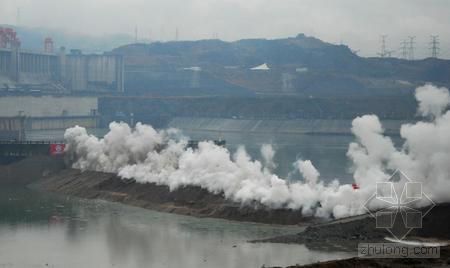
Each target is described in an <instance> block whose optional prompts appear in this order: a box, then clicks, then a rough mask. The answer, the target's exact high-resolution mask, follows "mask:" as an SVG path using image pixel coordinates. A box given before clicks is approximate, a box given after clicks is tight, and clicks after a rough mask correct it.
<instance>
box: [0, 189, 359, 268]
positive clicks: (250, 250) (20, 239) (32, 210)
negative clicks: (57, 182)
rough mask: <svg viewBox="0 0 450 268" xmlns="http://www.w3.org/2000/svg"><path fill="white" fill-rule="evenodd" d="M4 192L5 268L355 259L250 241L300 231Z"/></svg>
mask: <svg viewBox="0 0 450 268" xmlns="http://www.w3.org/2000/svg"><path fill="white" fill-rule="evenodd" d="M300 230H301V228H300V227H283V226H270V225H263V224H252V223H239V222H231V221H226V220H217V219H198V218H193V217H188V216H179V215H173V214H167V213H159V212H154V211H150V210H145V209H140V208H134V207H129V206H125V205H121V204H116V203H110V202H106V201H95V200H80V199H75V198H66V197H59V196H55V195H50V194H46V193H40V192H35V191H31V190H28V189H23V188H15V187H14V188H13V187H5V186H1V188H0V267H154V268H157V267H189V268H191V267H192V268H194V267H195V268H198V267H236V268H243V267H261V266H263V265H266V266H268V265H280V266H287V265H292V264H296V263H299V264H306V263H312V262H317V261H324V260H330V259H335V258H344V257H350V255H349V254H348V253H343V252H319V251H314V250H309V249H308V248H306V247H305V246H303V245H286V244H252V243H248V242H247V241H248V240H251V239H257V238H265V237H271V236H274V235H282V234H289V233H296V232H298V231H300Z"/></svg>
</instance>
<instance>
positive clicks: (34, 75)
mask: <svg viewBox="0 0 450 268" xmlns="http://www.w3.org/2000/svg"><path fill="white" fill-rule="evenodd" d="M0 75H2V76H7V77H8V78H10V79H11V80H12V81H14V82H15V83H20V84H49V85H52V84H55V83H58V84H59V83H61V84H63V85H64V86H65V88H66V89H68V90H72V91H97V92H123V91H124V87H123V83H124V61H123V57H122V56H120V55H112V54H103V55H96V54H95V55H83V54H81V52H78V53H71V54H67V55H66V52H65V49H64V48H61V50H60V51H59V53H58V54H54V53H41V52H35V51H27V50H22V49H20V48H13V49H0ZM10 87H16V85H11V86H10ZM58 87H59V85H58Z"/></svg>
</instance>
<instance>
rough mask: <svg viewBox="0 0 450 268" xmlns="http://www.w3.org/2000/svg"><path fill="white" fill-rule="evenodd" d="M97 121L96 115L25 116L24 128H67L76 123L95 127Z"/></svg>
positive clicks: (86, 126)
mask: <svg viewBox="0 0 450 268" xmlns="http://www.w3.org/2000/svg"><path fill="white" fill-rule="evenodd" d="M97 121H98V120H97V117H96V116H83V117H79V116H78V117H77V116H76V117H38V118H36V117H34V118H27V120H26V130H49V129H67V128H70V127H73V126H76V125H78V126H81V127H85V128H96V127H97Z"/></svg>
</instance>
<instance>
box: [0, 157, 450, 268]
mask: <svg viewBox="0 0 450 268" xmlns="http://www.w3.org/2000/svg"><path fill="white" fill-rule="evenodd" d="M53 161H54V159H50V158H45V157H44V158H42V157H41V158H29V159H25V160H22V161H20V162H16V163H13V164H10V165H8V166H0V169H2V170H9V172H8V173H7V174H6V175H7V176H2V177H1V180H0V183H8V182H11V179H14V177H15V175H16V174H15V173H17V175H18V176H17V178H18V180H17V182H16V183H17V184H23V185H28V187H30V188H32V189H35V190H39V191H45V192H52V193H56V194H61V195H67V196H74V197H79V198H85V199H101V200H106V201H111V202H118V203H122V204H125V205H131V206H136V207H141V208H145V209H150V210H155V211H160V212H166V213H174V214H180V215H187V216H194V217H198V218H219V219H225V220H231V221H240V222H253V223H263V224H272V225H296V226H303V227H306V228H305V230H303V231H302V232H300V233H296V234H291V235H284V236H279V237H272V238H267V239H261V240H255V241H249V242H251V243H282V244H303V245H305V246H306V247H307V248H309V249H313V250H320V251H330V250H344V251H356V248H357V244H358V243H360V242H361V243H371V242H374V243H379V242H385V243H387V242H388V241H386V240H385V237H387V235H386V231H384V230H380V229H377V228H375V220H374V219H372V218H370V217H367V216H364V215H360V216H354V217H349V218H345V219H340V220H334V221H324V220H320V219H314V218H311V217H304V216H302V215H301V212H300V211H293V210H288V209H275V210H273V209H269V208H267V207H263V206H261V205H257V204H252V205H246V206H244V205H241V204H238V203H234V202H231V201H229V200H226V199H225V198H224V197H223V195H220V194H212V193H209V192H208V191H207V190H205V189H202V188H200V187H197V186H185V187H180V188H178V189H176V190H174V191H170V190H169V187H168V186H163V185H156V184H151V183H148V184H139V183H136V182H135V181H133V180H123V179H121V178H119V177H118V176H117V175H115V174H110V173H103V172H93V171H85V172H82V171H80V170H76V169H68V168H66V167H65V166H64V165H63V161H62V159H58V160H57V161H55V162H54V163H52V165H47V164H48V162H53ZM31 167H33V168H31ZM31 174H32V175H33V179H32V180H31V181H30V178H29V177H28V178H27V176H29V175H31ZM3 175H5V174H3ZM19 175H20V176H19ZM24 178H27V179H25V180H24ZM30 182H31V183H30ZM448 221H450V203H444V204H438V206H436V207H435V208H433V210H432V211H431V212H430V213H429V214H428V215H427V216H426V217H425V218H424V222H423V228H422V229H419V230H415V231H414V232H413V233H412V235H413V236H415V237H419V238H430V239H436V238H439V239H441V240H442V239H443V240H446V241H450V226H448V225H446V224H442V223H445V222H448ZM408 264H417V265H419V266H421V267H431V266H435V265H439V264H444V265H449V264H450V247H449V246H445V247H442V253H441V258H440V259H424V260H417V259H364V258H358V257H355V258H350V259H343V260H333V261H327V262H323V263H315V264H309V265H304V266H289V268H294V267H355V266H356V267H383V266H392V265H396V266H397V265H399V266H400V267H402V266H403V265H408ZM404 267H406V266H404Z"/></svg>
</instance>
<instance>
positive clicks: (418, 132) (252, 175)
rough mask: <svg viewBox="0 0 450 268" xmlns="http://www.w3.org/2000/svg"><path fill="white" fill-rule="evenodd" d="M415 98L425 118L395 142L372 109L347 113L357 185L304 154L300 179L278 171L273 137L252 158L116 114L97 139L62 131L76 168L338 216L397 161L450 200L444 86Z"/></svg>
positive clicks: (354, 206)
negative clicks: (323, 170)
mask: <svg viewBox="0 0 450 268" xmlns="http://www.w3.org/2000/svg"><path fill="white" fill-rule="evenodd" d="M416 99H417V101H418V104H419V108H418V112H419V113H420V115H421V116H423V117H424V118H425V119H424V121H419V122H417V123H415V124H406V125H403V126H402V127H401V130H400V135H401V137H402V138H403V139H404V144H403V146H402V148H401V149H400V150H397V149H396V148H395V147H394V145H393V142H392V141H391V139H390V138H389V137H386V136H384V135H383V127H382V125H381V123H380V121H379V119H378V117H377V116H376V115H364V116H361V117H357V118H355V119H354V120H353V122H352V132H353V134H354V135H355V137H356V141H355V142H352V143H351V144H350V145H349V149H348V152H347V156H348V157H349V159H350V160H351V161H352V163H353V169H354V174H353V177H354V179H355V182H356V183H358V184H359V185H360V187H361V189H360V190H358V191H354V190H353V189H352V187H351V186H350V185H340V184H339V182H338V181H336V180H335V181H333V182H331V183H329V184H325V183H324V182H323V181H321V180H320V173H319V172H318V171H317V170H316V169H315V167H314V166H313V164H312V163H311V161H309V160H298V161H297V162H296V163H295V164H294V166H295V167H296V168H297V169H298V171H299V172H300V174H301V175H302V177H303V180H301V181H297V182H288V181H287V180H284V179H283V178H280V177H279V176H277V175H276V174H274V173H273V170H274V168H275V167H276V164H275V163H274V161H273V157H274V155H275V151H274V150H273V148H272V146H271V145H263V146H262V148H261V155H262V159H263V161H262V162H260V161H257V160H252V159H251V158H250V156H249V155H248V154H247V152H246V151H245V148H244V147H240V148H238V150H237V151H236V152H235V153H233V154H232V153H231V152H229V151H228V150H227V149H226V148H223V147H220V146H217V145H215V144H213V143H211V142H200V143H199V147H198V149H197V150H192V149H186V148H185V146H186V142H187V140H186V138H183V137H181V136H180V133H179V132H178V131H177V130H174V129H169V130H163V131H156V130H155V129H153V128H152V127H151V126H148V125H144V124H141V123H138V124H137V125H136V127H135V128H134V129H132V128H130V127H129V126H128V125H127V124H125V123H116V122H113V123H111V124H110V126H109V127H110V131H109V132H108V134H106V135H105V136H104V138H103V139H98V138H97V137H94V136H92V135H88V134H87V132H86V129H84V128H82V127H74V128H69V129H67V130H66V133H65V135H64V138H65V140H66V142H67V147H66V150H67V155H68V156H69V157H70V158H72V160H73V161H74V164H73V167H74V168H78V169H82V170H95V171H102V172H112V173H117V174H118V175H119V176H120V177H122V178H133V179H135V180H136V181H137V182H139V183H150V182H151V183H156V184H159V185H167V186H169V187H170V189H171V190H173V189H176V188H177V187H180V186H184V185H195V186H200V187H202V188H204V189H207V190H208V191H210V192H212V193H223V194H224V195H225V197H226V198H228V199H230V200H233V201H236V202H240V203H242V204H250V203H254V202H258V203H261V204H263V205H266V206H269V207H271V208H282V207H284V208H292V209H301V210H302V213H303V214H304V215H314V216H318V217H330V216H333V217H336V218H340V217H345V216H350V215H356V214H360V213H363V212H364V210H363V208H362V204H363V203H364V202H365V201H366V200H367V199H368V198H369V197H370V196H371V195H372V194H373V193H374V192H375V185H376V182H379V181H387V180H388V179H389V178H390V175H391V173H392V171H394V170H396V169H400V170H402V171H403V172H405V173H406V174H408V176H409V177H410V178H414V180H415V181H421V182H424V184H423V188H424V191H425V192H426V193H427V194H428V195H429V196H430V197H431V198H433V200H435V201H450V194H449V193H448V192H447V189H449V186H450V165H448V164H449V163H450V139H449V138H448V134H449V133H450V112H449V111H447V112H445V111H446V108H447V106H448V105H449V103H450V97H449V92H448V90H447V89H445V88H437V87H434V86H432V85H425V86H423V87H419V88H417V89H416ZM319 204H320V205H319ZM424 205H425V204H424ZM372 206H374V207H373V208H376V207H381V206H382V204H380V203H376V202H375V203H374V204H373V205H372Z"/></svg>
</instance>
